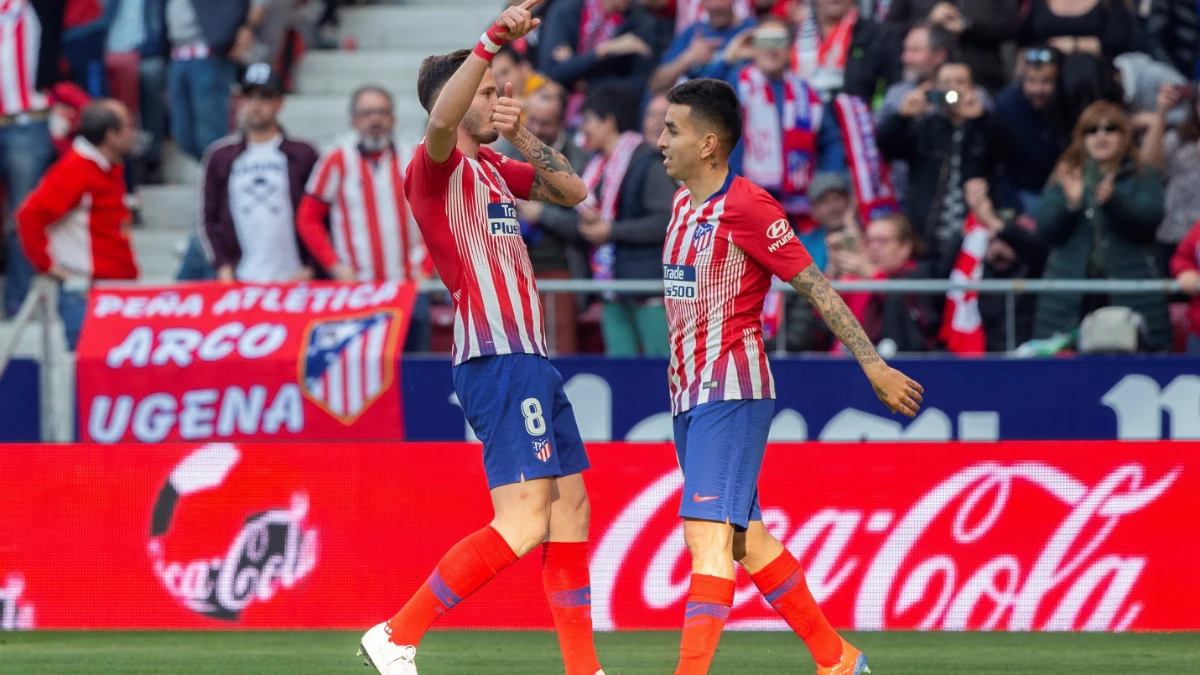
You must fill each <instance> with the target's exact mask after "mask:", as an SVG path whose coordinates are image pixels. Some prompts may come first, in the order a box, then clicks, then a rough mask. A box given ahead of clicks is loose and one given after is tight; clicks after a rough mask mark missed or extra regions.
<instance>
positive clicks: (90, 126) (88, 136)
mask: <svg viewBox="0 0 1200 675" xmlns="http://www.w3.org/2000/svg"><path fill="white" fill-rule="evenodd" d="M120 130H121V118H120V117H118V116H117V111H116V110H114V109H113V100H112V99H110V98H101V99H96V100H95V101H92V102H91V103H89V104H87V105H86V106H84V108H83V111H82V112H81V113H79V135H80V136H82V137H83V138H84V140H86V141H87V142H88V143H91V144H92V145H95V146H100V145H102V144H103V143H104V139H105V138H106V137H107V136H108V132H110V131H120Z"/></svg>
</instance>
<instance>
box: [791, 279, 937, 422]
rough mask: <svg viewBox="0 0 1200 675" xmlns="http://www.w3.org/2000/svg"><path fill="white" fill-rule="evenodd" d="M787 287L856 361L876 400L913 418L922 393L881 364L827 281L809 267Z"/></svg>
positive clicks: (911, 381)
mask: <svg viewBox="0 0 1200 675" xmlns="http://www.w3.org/2000/svg"><path fill="white" fill-rule="evenodd" d="M790 283H791V285H792V288H795V289H796V290H797V291H800V294H801V295H803V296H804V297H805V298H807V299H808V301H809V303H811V304H812V306H813V307H816V308H817V311H818V312H820V313H821V318H822V319H824V320H825V325H827V326H829V329H830V330H831V331H833V334H834V335H836V336H837V338H838V339H839V340H841V341H842V344H844V345H846V348H847V349H849V350H850V353H851V354H854V358H856V359H858V363H859V365H861V366H862V368H863V371H865V372H866V374H867V379H869V380H870V381H871V387H872V388H873V389H875V395H876V396H878V397H879V400H880V401H882V402H883V404H884V405H886V406H887V407H888V408H889V409H891V411H892V412H899V413H903V414H905V415H907V416H909V417H913V416H915V415H916V414H917V411H918V410H920V407H921V393H922V392H923V391H925V390H924V389H923V388H922V387H921V385H919V384H917V383H916V382H914V381H913V380H910V379H909V378H908V377H907V376H906V375H904V373H901V372H900V371H898V370H896V369H894V368H891V367H889V366H888V365H887V364H886V363H884V362H883V359H881V358H880V357H879V353H878V352H876V351H875V347H874V345H872V344H871V340H870V338H868V337H867V333H866V331H864V330H863V327H862V324H860V323H859V322H858V319H856V318H854V313H853V312H851V311H850V308H849V307H847V306H846V302H845V301H844V300H842V296H840V295H838V293H837V291H835V290H833V287H832V286H830V285H829V280H828V279H826V278H825V275H824V274H821V270H819V269H817V266H816V264H813V263H810V264H809V266H808V267H805V268H804V269H803V270H802V271H801V272H800V274H797V275H796V278H794V279H792V280H791V282H790Z"/></svg>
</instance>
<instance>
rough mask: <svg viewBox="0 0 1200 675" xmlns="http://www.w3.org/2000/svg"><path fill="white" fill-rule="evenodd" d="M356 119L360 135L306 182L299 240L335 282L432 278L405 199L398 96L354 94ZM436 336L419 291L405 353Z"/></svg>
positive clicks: (375, 91) (375, 90)
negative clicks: (398, 140) (397, 138)
mask: <svg viewBox="0 0 1200 675" xmlns="http://www.w3.org/2000/svg"><path fill="white" fill-rule="evenodd" d="M350 121H351V124H352V125H353V126H354V131H355V133H354V135H353V136H352V137H351V138H350V139H348V140H347V141H346V142H344V143H342V144H341V145H339V146H337V147H335V148H333V149H332V150H330V151H329V152H326V153H325V154H324V155H323V156H322V157H321V160H320V161H319V162H318V163H317V166H316V168H315V169H314V170H313V173H312V176H311V178H310V179H309V181H308V186H307V188H306V194H305V195H304V199H303V200H302V201H301V202H300V210H299V212H298V215H297V222H296V225H297V227H298V229H299V231H300V238H301V240H302V241H303V242H304V245H305V247H306V248H307V249H308V250H309V251H311V252H312V255H313V258H315V259H316V261H317V264H319V265H320V266H321V268H322V269H323V270H324V271H325V272H326V273H327V274H328V275H329V276H331V277H333V278H334V279H336V280H337V281H341V282H345V283H350V282H354V281H402V282H414V283H417V282H421V281H424V280H425V279H429V278H431V277H432V276H433V263H432V261H431V260H430V258H429V256H428V255H427V254H426V251H425V244H424V242H423V241H422V240H421V232H420V231H419V230H418V229H417V223H416V221H415V220H413V217H412V213H411V212H410V211H409V208H408V204H407V202H406V201H405V199H404V169H405V167H407V166H408V157H407V156H405V153H404V152H402V150H401V149H400V148H399V146H397V144H396V141H395V139H394V138H393V134H394V132H395V127H396V117H395V107H394V104H393V101H392V95H391V94H390V93H388V92H387V90H385V89H383V88H382V87H378V86H374V85H367V86H364V87H360V88H359V89H358V90H357V91H356V92H354V94H353V95H352V96H351V97H350ZM331 235H332V236H331ZM431 335H432V325H431V324H430V322H429V299H428V297H427V296H425V295H420V296H418V298H417V304H416V306H415V307H414V308H413V312H412V323H411V324H410V326H409V331H408V338H407V342H406V344H405V351H409V352H427V351H429V343H430V338H431Z"/></svg>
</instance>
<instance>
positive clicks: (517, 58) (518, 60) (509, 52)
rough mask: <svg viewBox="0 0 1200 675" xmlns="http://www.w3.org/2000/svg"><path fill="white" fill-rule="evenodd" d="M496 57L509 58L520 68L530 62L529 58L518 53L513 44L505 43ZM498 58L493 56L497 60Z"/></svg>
mask: <svg viewBox="0 0 1200 675" xmlns="http://www.w3.org/2000/svg"><path fill="white" fill-rule="evenodd" d="M496 56H507V57H508V58H510V59H512V61H513V63H515V64H517V65H518V66H519V65H521V64H522V63H525V62H527V61H529V57H528V56H525V55H524V54H522V53H521V52H519V51H517V48H516V47H514V46H512V43H511V42H505V43H504V44H502V45H500V51H498V52H496ZM496 56H493V57H492V58H496Z"/></svg>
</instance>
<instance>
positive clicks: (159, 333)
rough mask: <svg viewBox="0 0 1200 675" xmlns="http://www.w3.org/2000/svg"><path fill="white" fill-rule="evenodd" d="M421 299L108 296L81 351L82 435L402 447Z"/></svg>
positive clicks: (86, 329) (244, 291)
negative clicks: (403, 396)
mask: <svg viewBox="0 0 1200 675" xmlns="http://www.w3.org/2000/svg"><path fill="white" fill-rule="evenodd" d="M415 296H416V287H415V286H413V285H411V284H398V283H391V282H385V283H378V284H377V283H359V284H333V283H313V284H266V285H227V284H215V283H196V284H184V285H178V286H169V287H166V286H164V287H153V286H130V287H101V288H98V289H96V291H94V292H93V293H91V294H90V298H89V303H88V314H87V318H86V320H85V321H84V326H83V334H82V336H81V338H80V343H79V350H78V354H77V364H78V365H77V366H76V373H77V376H78V391H79V434H80V437H81V439H82V440H85V441H93V442H100V443H116V442H122V441H126V442H131V441H141V442H143V443H158V442H161V441H217V440H301V439H302V440H328V439H339V440H398V439H400V438H402V437H403V436H402V435H403V421H402V418H401V405H400V384H399V383H400V364H399V354H400V351H401V349H402V347H403V345H404V338H405V334H406V332H407V330H408V323H409V319H410V311H411V309H412V305H413V300H414V298H415Z"/></svg>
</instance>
